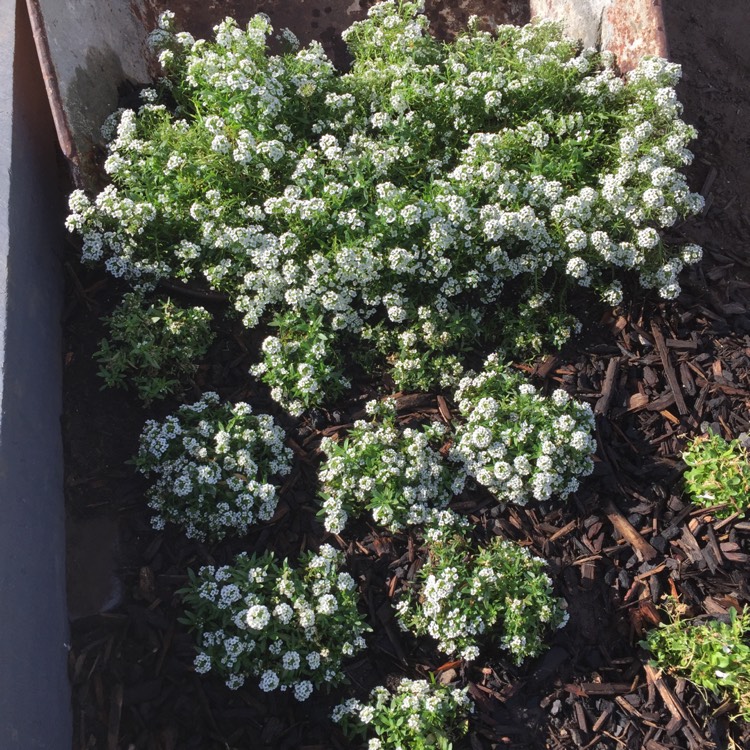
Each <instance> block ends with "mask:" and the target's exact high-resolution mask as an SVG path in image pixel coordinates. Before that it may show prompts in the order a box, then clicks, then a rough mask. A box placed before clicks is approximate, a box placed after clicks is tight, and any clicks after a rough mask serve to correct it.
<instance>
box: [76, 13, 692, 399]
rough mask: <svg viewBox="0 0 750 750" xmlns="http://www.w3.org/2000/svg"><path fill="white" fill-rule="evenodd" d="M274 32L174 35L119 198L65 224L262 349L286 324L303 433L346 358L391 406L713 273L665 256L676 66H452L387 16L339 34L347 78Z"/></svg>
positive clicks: (477, 43) (129, 274)
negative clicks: (279, 50) (631, 298)
mask: <svg viewBox="0 0 750 750" xmlns="http://www.w3.org/2000/svg"><path fill="white" fill-rule="evenodd" d="M271 33H272V29H271V27H270V25H269V23H268V19H267V18H266V17H265V16H261V15H258V16H255V17H254V18H252V19H251V20H250V22H249V24H248V26H247V28H246V29H240V28H238V27H237V25H236V23H235V22H234V21H232V20H231V19H227V20H225V21H224V22H222V23H221V24H219V25H218V26H217V27H216V30H215V39H214V40H212V41H203V40H200V41H195V40H193V39H192V37H190V35H189V34H184V33H183V34H176V33H174V29H173V28H172V19H170V18H169V17H163V18H162V21H161V28H160V29H159V30H158V31H157V32H156V34H155V35H154V38H153V39H152V41H153V43H154V46H155V47H156V48H157V49H160V50H161V52H160V60H161V63H162V66H163V69H164V77H163V78H162V79H160V80H159V81H158V83H157V84H156V88H155V89H147V90H146V91H144V92H143V94H142V98H143V101H144V103H143V106H142V107H140V108H139V109H138V110H137V111H135V110H124V111H121V112H120V113H118V116H117V118H116V120H117V122H116V124H114V127H113V128H112V129H113V133H112V136H113V137H112V140H111V141H110V143H109V156H108V158H107V160H106V163H105V168H106V170H107V171H108V173H109V174H110V176H111V179H112V184H111V185H109V186H108V187H107V188H105V189H104V190H103V191H102V192H101V193H100V194H99V195H98V196H96V197H94V198H89V197H88V196H86V195H84V194H83V193H82V192H81V191H75V192H74V193H73V194H72V195H71V197H70V208H71V213H70V216H69V218H68V222H67V225H68V227H69V228H70V230H71V231H76V232H78V233H80V234H81V236H82V238H83V258H84V260H86V261H89V262H96V263H103V264H104V265H105V266H106V268H107V269H108V270H109V271H110V272H111V273H112V274H113V275H115V276H117V277H122V278H126V279H131V280H139V281H143V280H151V281H153V280H155V279H158V278H163V277H167V278H180V279H186V280H189V279H200V280H203V281H207V282H208V283H209V284H210V285H211V287H212V288H214V289H217V290H221V291H222V292H224V293H225V294H227V295H228V297H229V298H230V300H231V303H232V304H233V305H234V307H235V308H236V309H237V311H238V312H239V313H240V314H241V315H242V318H243V321H244V323H245V325H246V326H247V327H249V328H254V327H256V326H258V325H260V324H265V323H268V322H269V321H270V320H272V319H273V318H274V317H276V316H279V315H281V316H282V318H281V319H282V320H283V321H284V326H283V327H282V328H281V329H280V332H279V337H278V338H279V339H280V340H281V341H282V342H284V341H287V342H289V345H286V344H283V343H282V346H281V348H280V349H279V351H277V352H275V353H273V355H272V356H271V355H269V356H268V357H267V359H266V361H264V363H263V366H264V367H265V368H266V369H265V370H264V371H263V373H262V377H264V379H265V380H266V381H267V382H268V383H269V384H270V385H271V387H272V389H273V392H274V394H275V396H277V397H278V398H279V399H280V401H281V402H283V403H284V404H288V405H289V406H290V408H292V409H294V411H299V410H300V409H301V408H305V407H307V406H309V405H312V404H318V403H321V402H322V401H323V400H324V399H325V397H326V394H327V393H328V392H330V393H332V394H334V395H335V392H336V391H337V389H339V388H340V387H341V381H340V374H339V372H338V369H339V361H338V359H337V357H338V355H337V354H335V345H334V343H332V342H333V340H334V339H335V340H336V342H337V344H340V343H341V342H342V341H346V342H353V343H354V348H355V349H360V350H367V353H368V354H369V353H370V351H369V350H371V349H372V351H373V352H375V353H377V355H378V357H379V359H380V366H381V367H384V366H386V365H387V366H389V367H391V368H392V375H393V377H394V379H395V380H396V382H397V384H398V385H399V387H407V388H428V387H432V386H434V385H435V384H436V383H442V384H452V383H455V381H456V380H457V378H458V377H460V374H461V371H462V369H463V367H464V366H465V359H466V356H467V353H469V352H471V351H474V350H477V349H481V348H485V349H495V348H497V347H498V346H506V345H510V346H512V347H513V348H514V356H515V355H517V354H519V353H521V350H523V352H524V353H525V352H526V351H528V350H532V351H533V350H538V349H539V348H540V347H541V346H544V345H546V344H548V343H550V341H552V342H554V343H557V344H559V343H560V342H561V341H562V340H564V338H565V337H566V336H567V335H568V333H569V332H570V330H572V328H573V327H574V325H575V321H574V320H573V319H572V317H571V315H570V311H569V309H568V308H567V303H566V300H567V298H568V294H567V293H568V291H572V290H576V289H579V288H581V287H583V288H590V289H592V290H594V291H595V292H597V293H598V294H599V295H600V296H601V298H602V299H603V301H604V302H606V303H607V304H609V305H616V304H619V302H620V301H621V300H622V285H621V279H622V278H624V276H626V275H628V274H629V275H631V276H632V275H637V276H638V278H639V280H640V282H641V284H642V285H643V286H644V287H647V288H654V289H657V290H658V291H659V294H660V295H661V296H662V297H665V298H669V299H671V298H674V297H675V296H676V295H677V294H678V293H679V284H678V282H677V276H678V274H679V272H680V270H681V269H682V267H683V265H684V264H687V263H694V262H696V261H697V260H698V259H699V258H700V253H701V251H700V248H698V247H696V246H693V245H689V246H687V247H684V248H679V247H673V246H671V245H669V244H668V243H666V242H664V241H663V240H662V237H661V234H660V232H661V230H662V229H663V228H666V227H670V226H672V225H673V224H674V223H675V222H676V221H677V220H678V219H679V218H680V217H681V216H686V215H690V214H693V213H695V212H697V211H699V210H700V209H701V207H702V198H701V197H700V196H699V195H696V194H692V193H690V191H689V189H688V187H687V183H686V182H685V179H684V177H683V176H682V175H681V174H680V172H679V171H678V170H679V169H680V168H681V167H682V166H684V165H685V164H687V163H689V162H690V160H691V158H692V156H691V154H690V152H689V151H687V149H686V146H687V144H688V143H689V141H690V140H691V139H692V138H693V137H694V135H695V133H694V130H693V129H692V128H691V127H690V126H688V125H686V124H685V123H684V122H682V120H681V119H680V114H681V107H680V105H679V103H678V102H677V99H676V96H675V92H674V86H675V84H676V83H677V81H678V79H679V75H680V69H679V66H676V65H674V64H672V63H669V62H667V61H665V60H659V59H649V60H644V61H643V62H642V63H641V64H640V65H639V66H638V67H637V68H636V70H634V71H633V72H632V73H631V74H629V76H628V78H627V79H622V78H620V77H618V76H617V75H616V74H615V72H614V70H613V66H612V60H611V59H610V57H609V56H607V55H606V54H599V53H597V52H596V51H595V50H593V49H588V50H583V51H580V50H579V48H578V46H577V45H576V44H575V43H573V42H571V41H570V40H567V39H565V38H564V37H563V36H562V34H561V31H560V28H559V27H558V26H557V25H555V24H551V23H545V22H542V23H536V24H533V25H529V26H526V27H523V28H518V27H513V26H501V27H499V28H498V29H497V31H496V33H495V34H489V33H486V32H482V31H479V30H478V28H477V25H476V23H474V22H472V24H470V27H469V29H467V31H466V32H465V33H463V34H460V35H459V36H458V38H457V39H456V40H455V42H453V43H450V44H445V43H443V42H440V41H438V40H436V39H434V38H433V37H432V36H430V34H429V33H428V23H427V20H426V18H425V16H424V15H423V14H422V7H421V5H420V4H419V3H412V2H399V3H396V2H393V1H392V0H386V2H382V3H379V4H376V5H375V6H373V7H372V8H371V9H370V11H369V12H368V17H367V18H366V19H365V20H363V21H360V22H357V23H355V24H354V25H353V26H352V27H351V29H349V30H348V31H347V32H345V34H344V38H345V40H346V42H347V44H348V45H349V47H350V50H351V53H352V55H353V65H352V68H351V70H350V71H349V72H348V73H345V74H342V73H340V72H338V71H336V70H335V68H334V67H333V65H332V63H331V61H330V60H328V58H327V57H326V55H325V53H324V52H323V49H322V47H321V46H320V45H319V44H317V43H312V44H311V45H310V46H308V47H307V48H304V49H297V45H296V40H295V39H294V38H293V36H292V35H291V34H289V33H288V32H286V33H282V35H283V36H285V39H286V41H287V42H288V44H287V49H288V51H286V52H285V53H284V54H281V55H270V54H268V52H267V49H266V40H267V38H268V36H269V35H270V34H271ZM305 326H310V331H309V332H308V331H305V330H302V329H304V327H305ZM329 337H330V338H329ZM344 337H345V338H344ZM321 342H322V344H323V345H322V349H324V350H325V352H324V353H323V354H322V355H321V359H324V360H326V361H325V362H324V363H315V362H313V360H312V359H311V357H310V356H309V353H310V352H311V351H312V348H313V347H316V346H317V347H318V348H320V344H321ZM297 344H298V346H297ZM346 345H347V346H348V343H347V344H346ZM266 354H269V353H266ZM271 360H273V361H271ZM310 368H312V370H313V372H311V371H310ZM300 370H301V371H300Z"/></svg>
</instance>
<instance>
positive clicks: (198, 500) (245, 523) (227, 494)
mask: <svg viewBox="0 0 750 750" xmlns="http://www.w3.org/2000/svg"><path fill="white" fill-rule="evenodd" d="M284 439H285V435H284V431H283V430H282V429H281V427H279V426H278V425H277V424H276V423H275V422H274V420H273V417H271V416H269V415H268V414H253V412H252V409H251V408H250V406H249V405H248V404H245V403H242V402H238V403H236V404H230V403H221V401H220V399H219V396H218V394H216V393H213V392H208V393H205V394H203V397H202V398H201V399H200V400H199V401H197V402H196V403H194V404H184V405H183V406H180V407H179V408H178V409H177V411H176V412H175V413H174V414H173V415H171V416H168V417H167V418H166V419H165V420H164V421H163V422H158V421H156V420H149V421H148V422H146V425H145V427H144V429H143V432H142V433H141V438H140V447H139V450H138V455H137V456H136V458H135V462H134V463H135V466H136V468H137V469H138V470H139V471H140V472H141V473H143V474H145V475H147V476H151V475H153V476H155V477H156V482H155V483H154V484H153V486H152V487H151V488H150V489H149V491H148V497H149V506H150V507H151V508H153V509H154V510H155V511H156V515H155V516H154V517H153V519H152V524H153V526H154V528H157V529H161V528H164V524H165V522H167V521H170V522H172V523H175V524H177V525H178V526H180V527H182V528H183V529H184V531H185V534H186V535H187V536H188V537H190V538H194V539H201V540H205V539H210V540H212V541H215V540H219V539H222V538H223V537H224V536H226V535H227V534H233V535H242V534H244V533H246V532H247V530H248V528H249V527H250V525H251V524H253V523H255V522H256V521H259V520H260V521H268V520H270V518H271V517H272V516H273V514H274V511H275V510H276V505H277V503H278V494H279V486H280V481H281V478H282V477H284V476H285V475H287V474H289V472H290V471H291V468H292V451H291V450H290V449H289V448H287V447H286V446H285V445H284Z"/></svg>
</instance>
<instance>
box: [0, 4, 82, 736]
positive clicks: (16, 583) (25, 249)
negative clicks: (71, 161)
mask: <svg viewBox="0 0 750 750" xmlns="http://www.w3.org/2000/svg"><path fill="white" fill-rule="evenodd" d="M57 165H58V152H57V148H56V138H55V130H54V126H53V123H52V118H51V115H50V111H49V106H48V103H47V97H46V94H45V89H44V84H43V80H42V76H41V73H40V70H39V66H38V63H37V56H36V50H35V47H34V41H33V38H32V34H31V28H30V26H29V22H28V17H27V15H26V8H25V5H24V3H23V1H22V0H21V1H20V2H19V3H18V6H16V2H15V0H0V748H2V750H16V748H17V749H18V750H33V749H34V748H50V750H65V749H66V748H70V747H71V744H72V736H71V713H70V689H69V685H68V677H67V653H68V648H67V644H66V640H67V632H68V621H67V611H66V601H65V547H64V540H65V535H64V520H65V519H64V503H63V471H62V447H61V439H60V412H61V375H62V373H61V354H60V350H61V345H60V311H61V303H62V293H61V292H62V269H61V264H60V251H61V249H62V246H63V234H62V218H63V210H62V209H63V203H62V200H61V191H60V189H59V180H58V176H59V175H58V169H57Z"/></svg>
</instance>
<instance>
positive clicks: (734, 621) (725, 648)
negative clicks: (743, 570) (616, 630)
mask: <svg viewBox="0 0 750 750" xmlns="http://www.w3.org/2000/svg"><path fill="white" fill-rule="evenodd" d="M667 607H668V610H669V612H670V615H671V618H672V621H671V622H670V623H669V624H665V623H662V624H661V625H659V627H658V628H655V629H654V630H652V631H650V632H649V633H648V635H647V637H646V640H645V641H643V642H642V643H641V645H642V646H643V647H644V648H646V649H648V650H649V651H651V653H652V654H653V657H654V658H653V661H652V664H653V666H655V667H658V668H660V669H664V670H666V671H668V672H670V673H672V674H674V675H676V676H678V677H684V678H685V679H687V680H690V682H692V683H693V684H694V685H696V686H697V687H698V688H700V689H702V690H707V691H708V692H710V693H712V694H713V695H714V696H715V697H716V698H718V699H720V700H727V699H729V700H732V701H733V702H734V703H735V704H736V705H737V709H738V714H739V715H740V716H741V717H742V718H743V719H745V721H750V666H749V665H750V640H749V639H750V608H747V607H745V608H744V609H743V610H742V612H741V613H739V614H738V613H737V611H736V610H735V609H731V610H730V611H729V618H728V621H726V622H725V621H721V620H709V621H708V622H698V621H697V620H691V619H687V618H683V617H682V616H680V615H679V614H678V611H677V608H676V606H675V604H674V602H671V603H669V604H668V605H667Z"/></svg>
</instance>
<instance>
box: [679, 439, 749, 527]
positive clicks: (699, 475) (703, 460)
mask: <svg viewBox="0 0 750 750" xmlns="http://www.w3.org/2000/svg"><path fill="white" fill-rule="evenodd" d="M682 460H683V461H684V462H685V463H686V464H687V465H688V469H687V471H686V472H685V474H684V480H685V489H686V491H687V493H688V495H689V496H690V499H691V500H692V501H693V502H694V503H697V504H698V505H703V506H706V507H709V506H712V505H721V504H726V506H727V507H726V508H722V509H719V510H717V511H716V515H717V516H718V517H719V518H723V517H725V516H729V515H731V514H732V513H735V512H737V511H740V512H741V511H744V510H747V508H748V507H750V456H748V452H747V450H746V449H745V448H744V447H743V446H742V444H741V443H740V442H739V441H738V440H732V441H730V442H727V441H726V440H724V438H723V437H721V435H717V434H715V433H708V434H706V435H702V436H700V437H697V438H694V439H693V440H691V441H690V443H688V446H687V448H686V449H685V451H684V452H683V454H682Z"/></svg>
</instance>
